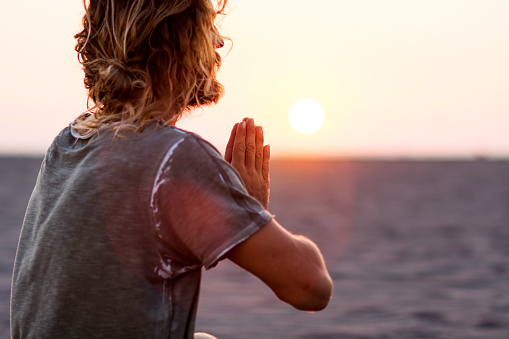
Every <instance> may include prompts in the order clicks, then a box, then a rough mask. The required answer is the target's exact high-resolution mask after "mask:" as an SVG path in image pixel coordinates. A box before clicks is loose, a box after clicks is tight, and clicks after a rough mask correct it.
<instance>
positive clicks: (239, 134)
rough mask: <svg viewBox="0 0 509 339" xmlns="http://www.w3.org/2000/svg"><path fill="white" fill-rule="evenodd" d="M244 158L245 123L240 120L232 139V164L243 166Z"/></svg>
mask: <svg viewBox="0 0 509 339" xmlns="http://www.w3.org/2000/svg"><path fill="white" fill-rule="evenodd" d="M245 159H246V123H245V122H244V121H242V122H241V123H240V124H238V125H237V131H236V133H235V140H234V141H233V152H232V165H233V164H235V165H237V166H239V165H242V166H245Z"/></svg>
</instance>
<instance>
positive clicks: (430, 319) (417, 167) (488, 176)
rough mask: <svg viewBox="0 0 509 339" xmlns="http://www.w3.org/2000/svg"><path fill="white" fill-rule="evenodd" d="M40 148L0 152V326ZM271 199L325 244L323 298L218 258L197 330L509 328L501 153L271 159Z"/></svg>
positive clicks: (458, 334)
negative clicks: (481, 157)
mask: <svg viewBox="0 0 509 339" xmlns="http://www.w3.org/2000/svg"><path fill="white" fill-rule="evenodd" d="M40 162H41V159H29V158H0V173H1V176H0V338H8V332H9V289H10V281H11V271H12V264H13V260H14V255H15V251H16V243H17V238H18V234H19V231H20V227H21V223H22V220H23V214H24V210H25V207H26V204H27V201H28V198H29V196H30V193H31V190H32V188H33V185H34V183H35V178H36V175H37V171H38V168H39V165H40ZM271 175H272V177H271V178H272V182H271V188H272V191H271V193H272V194H271V205H270V211H271V212H272V213H274V214H275V215H276V218H277V220H278V221H279V222H280V223H281V224H282V225H283V226H285V227H287V228H288V229H290V230H291V231H292V232H294V233H301V234H304V235H306V236H308V237H310V238H311V239H312V240H314V241H315V242H316V243H317V244H318V245H319V246H320V248H321V249H322V251H323V254H324V257H325V260H326V262H327V265H328V267H329V270H330V272H331V275H332V277H333V279H334V284H335V289H334V295H333V299H332V300H331V302H330V304H329V306H328V308H327V309H325V310H324V311H322V312H317V313H314V314H310V313H306V312H300V311H297V310H294V309H292V308H291V307H290V306H287V305H284V304H282V303H281V302H279V301H278V300H277V298H276V297H275V296H274V295H273V294H272V292H271V291H270V290H269V289H268V288H267V287H265V286H264V285H263V284H262V283H261V282H259V281H258V280H256V278H253V277H251V276H249V275H248V274H246V273H245V272H243V271H242V270H241V269H239V268H237V267H235V266H234V265H233V264H231V263H229V262H222V263H221V264H220V265H219V266H218V267H217V268H215V269H213V270H211V271H208V272H206V273H205V275H204V281H203V290H202V296H201V301H200V309H199V315H198V324H197V330H202V331H207V332H209V333H212V334H214V335H216V336H218V337H219V338H255V337H261V338H345V339H361V338H366V339H368V338H369V339H375V338H377V339H382V338H395V339H396V338H398V339H399V338H402V339H413V338H423V339H424V338H428V339H432V338H433V339H445V338H458V339H460V338H461V339H463V338H467V339H468V338H480V339H507V338H509V161H488V160H485V161H322V162H318V161H314V162H311V161H307V162H302V161H301V162H297V161H282V160H280V161H274V162H273V164H272V174H271Z"/></svg>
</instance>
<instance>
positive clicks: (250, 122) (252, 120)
mask: <svg viewBox="0 0 509 339" xmlns="http://www.w3.org/2000/svg"><path fill="white" fill-rule="evenodd" d="M248 122H249V125H251V126H254V119H253V118H251V119H249V120H248Z"/></svg>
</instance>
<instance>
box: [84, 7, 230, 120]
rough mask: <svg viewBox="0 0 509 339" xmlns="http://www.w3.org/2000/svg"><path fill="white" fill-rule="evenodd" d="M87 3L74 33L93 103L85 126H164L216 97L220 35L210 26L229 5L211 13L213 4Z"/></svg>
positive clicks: (214, 9) (211, 101) (218, 86)
mask: <svg viewBox="0 0 509 339" xmlns="http://www.w3.org/2000/svg"><path fill="white" fill-rule="evenodd" d="M88 2H89V4H88V6H87V0H84V2H83V3H84V6H85V15H84V17H83V30H82V31H81V32H79V33H78V34H76V35H75V38H76V39H77V44H76V51H77V52H78V60H79V62H80V63H81V64H82V65H83V70H84V72H85V80H84V82H85V87H86V89H87V90H88V99H89V100H87V102H89V101H90V99H91V100H92V101H93V102H94V105H93V106H92V107H87V108H88V111H89V112H93V113H94V117H95V118H94V119H92V120H91V121H89V120H87V121H86V122H85V123H84V124H85V125H86V127H87V128H92V129H95V128H98V127H100V126H102V125H105V124H110V123H114V122H117V123H118V124H115V126H116V128H123V127H125V126H128V127H129V126H130V127H131V128H132V127H133V126H135V127H134V128H135V129H143V126H144V125H145V124H146V123H148V122H152V121H158V122H162V123H164V124H167V123H169V122H170V121H175V120H176V119H178V118H180V116H181V115H182V114H183V113H184V111H186V110H189V109H191V108H194V107H198V106H201V105H207V104H211V103H216V102H217V101H218V99H219V98H220V97H221V95H222V92H223V87H222V86H221V85H220V84H219V83H218V82H217V80H216V76H215V74H216V72H217V70H218V69H219V66H220V64H221V58H220V56H219V54H218V53H217V52H216V51H215V48H217V47H218V46H217V44H218V41H220V42H221V43H222V37H221V36H220V35H219V32H218V31H217V29H216V27H215V25H214V21H215V19H216V16H217V15H218V14H224V9H225V6H226V2H227V0H218V1H217V4H216V8H214V5H213V4H212V2H211V0H89V1H88ZM87 106H88V104H87ZM79 121H82V119H79ZM80 124H81V123H80Z"/></svg>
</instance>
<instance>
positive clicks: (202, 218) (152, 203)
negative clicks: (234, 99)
mask: <svg viewBox="0 0 509 339" xmlns="http://www.w3.org/2000/svg"><path fill="white" fill-rule="evenodd" d="M271 217H272V216H271V215H270V214H269V213H268V212H267V211H266V210H265V209H264V208H263V207H262V206H261V205H260V204H259V203H258V202H257V201H256V200H255V199H254V198H253V197H251V196H250V195H249V194H248V193H247V191H246V189H245V187H244V184H243V183H242V180H241V178H240V177H239V175H238V173H237V172H236V171H235V170H234V169H233V168H232V167H231V166H230V165H229V164H228V163H227V162H225V161H224V160H223V158H222V157H221V155H220V154H219V152H218V151H217V150H216V149H215V148H214V147H213V146H212V145H210V144H209V143H208V142H206V141H204V140H203V139H202V138H200V137H199V136H197V135H195V134H192V133H189V132H185V131H182V130H180V129H178V128H175V127H167V126H166V127H163V126H158V125H156V124H153V125H151V126H149V127H147V128H146V129H145V130H144V131H143V132H141V133H135V132H123V135H121V136H117V137H114V135H113V132H112V130H111V129H110V128H108V127H106V128H103V129H101V130H100V131H99V133H95V134H92V135H89V136H86V137H80V136H78V135H77V134H76V133H75V132H74V131H73V129H72V128H70V127H67V128H65V129H64V130H62V132H61V133H60V134H59V135H58V136H57V137H56V138H55V140H54V142H53V143H52V145H51V147H50V148H49V150H48V152H47V154H46V157H45V159H44V161H43V163H42V166H41V170H40V173H39V176H38V178H37V183H36V186H35V188H34V191H33V193H32V196H31V198H30V202H29V204H28V208H27V212H26V216H25V220H24V223H23V228H22V231H21V236H20V240H19V245H18V251H17V255H16V262H15V267H14V274H13V284H12V295H11V336H12V338H192V336H193V332H194V324H195V318H196V311H197V304H198V295H199V287H200V277H201V269H202V267H206V268H210V267H213V266H214V265H216V264H217V262H218V261H219V260H221V259H222V258H223V257H224V255H225V254H226V253H227V252H228V250H230V249H231V248H233V247H234V246H235V245H237V244H239V243H240V242H242V241H244V240H245V239H247V238H248V237H250V236H251V235H252V234H253V233H255V232H256V231H257V230H259V229H260V228H261V227H262V226H263V225H265V224H266V223H267V222H268V221H269V220H270V219H271Z"/></svg>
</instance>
